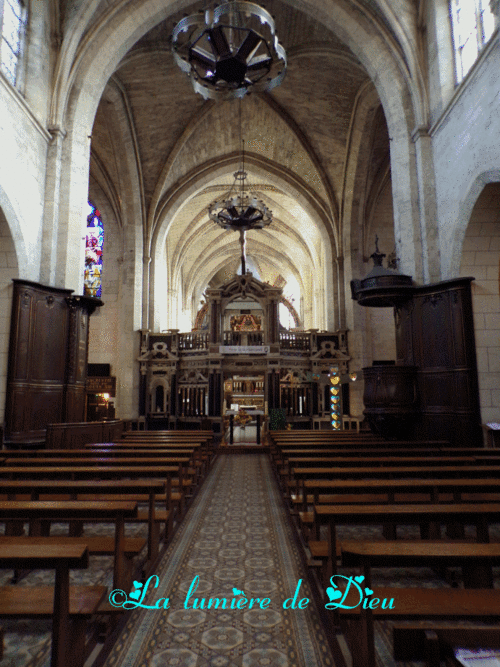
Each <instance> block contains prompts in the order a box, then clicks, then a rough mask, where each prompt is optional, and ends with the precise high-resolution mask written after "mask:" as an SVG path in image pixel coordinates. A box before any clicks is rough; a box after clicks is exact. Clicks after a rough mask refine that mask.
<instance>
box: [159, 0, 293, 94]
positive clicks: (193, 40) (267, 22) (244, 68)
mask: <svg viewBox="0 0 500 667" xmlns="http://www.w3.org/2000/svg"><path fill="white" fill-rule="evenodd" d="M172 51H173V54H174V59H175V61H176V63H177V64H178V66H179V67H180V68H181V69H182V71H183V72H186V74H188V75H189V77H190V78H191V81H192V84H193V88H194V90H195V92H197V93H199V94H200V95H202V96H203V97H204V98H205V99H212V100H217V99H234V98H238V97H243V96H244V95H246V94H247V93H249V92H253V91H255V92H263V91H268V90H271V89H272V88H275V87H276V86H279V85H280V83H281V82H282V81H283V78H284V76H285V73H286V65H287V62H286V52H285V49H284V48H283V47H282V46H281V44H280V43H279V42H278V38H277V36H276V29H275V25H274V20H273V18H272V16H271V15H270V14H269V12H268V11H266V10H265V9H263V8H262V7H260V6H259V5H257V4H255V3H253V2H242V1H240V0H230V2H225V3H224V4H222V5H219V6H218V7H216V8H215V9H213V10H207V11H205V12H201V13H198V14H192V15H191V16H187V17H185V18H183V19H182V20H181V21H179V23H178V24H177V25H176V26H175V28H174V31H173V33H172Z"/></svg>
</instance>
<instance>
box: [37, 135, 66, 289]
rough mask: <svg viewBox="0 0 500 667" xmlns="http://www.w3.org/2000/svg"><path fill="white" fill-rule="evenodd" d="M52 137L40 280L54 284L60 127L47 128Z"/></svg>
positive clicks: (61, 147)
mask: <svg viewBox="0 0 500 667" xmlns="http://www.w3.org/2000/svg"><path fill="white" fill-rule="evenodd" d="M49 132H50V134H51V136H52V139H51V141H50V143H49V145H48V149H47V171H46V175H45V207H44V216H43V227H42V257H43V261H42V262H41V265H40V281H41V282H42V283H44V284H46V285H54V284H55V279H56V265H57V260H58V254H57V249H58V238H57V232H58V223H59V199H60V192H61V163H62V149H63V143H64V138H65V136H66V133H65V132H63V130H61V128H60V127H53V128H49Z"/></svg>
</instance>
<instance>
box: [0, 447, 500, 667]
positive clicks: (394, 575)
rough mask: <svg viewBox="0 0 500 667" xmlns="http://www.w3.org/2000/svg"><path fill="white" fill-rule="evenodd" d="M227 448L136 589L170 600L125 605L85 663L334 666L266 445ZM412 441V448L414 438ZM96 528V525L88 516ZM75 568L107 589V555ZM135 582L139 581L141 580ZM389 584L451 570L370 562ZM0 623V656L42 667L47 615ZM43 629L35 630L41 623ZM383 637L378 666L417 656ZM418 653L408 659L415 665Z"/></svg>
mask: <svg viewBox="0 0 500 667" xmlns="http://www.w3.org/2000/svg"><path fill="white" fill-rule="evenodd" d="M227 451H228V453H222V452H220V453H219V454H218V456H217V458H216V460H215V462H214V463H213V464H212V467H211V469H210V471H209V472H208V474H207V476H206V478H205V480H204V482H203V485H202V487H201V489H200V490H199V492H198V494H197V495H196V497H195V498H194V500H193V501H192V503H191V505H190V507H189V510H188V512H187V514H186V516H185V517H184V519H183V521H182V523H181V525H180V526H179V528H178V530H177V532H176V533H175V535H174V537H173V539H172V541H171V542H170V543H169V545H168V547H167V549H166V551H165V553H164V554H163V556H162V558H161V561H160V562H159V564H158V565H157V566H156V567H155V568H154V574H156V576H157V577H158V586H157V588H154V583H155V580H154V579H153V580H151V581H150V584H149V587H148V592H147V594H146V595H145V596H144V598H140V601H141V603H142V604H144V605H147V606H152V607H155V606H156V605H157V602H158V601H159V600H160V599H161V598H169V608H168V609H167V610H163V609H161V607H162V606H163V602H161V603H160V604H158V606H159V607H160V608H159V609H136V610H133V611H130V612H128V616H127V617H126V618H125V619H124V620H122V622H120V624H119V625H118V628H117V630H116V631H115V634H114V636H113V637H112V638H111V639H112V640H113V641H109V642H108V644H106V646H105V649H104V650H102V651H101V653H100V654H96V653H94V654H93V656H92V657H91V659H89V660H88V661H87V663H86V665H85V667H115V666H120V665H127V666H131V667H132V666H137V667H139V666H143V665H144V666H145V665H147V666H148V667H160V666H161V667H163V666H169V667H170V666H172V667H173V666H174V665H175V666H177V667H179V666H183V667H201V666H206V667H209V666H210V667H212V666H213V667H257V666H261V665H262V666H264V665H266V666H273V667H295V666H297V667H315V666H316V665H319V666H323V665H324V666H329V665H330V666H333V665H335V666H336V667H339V664H340V663H339V661H338V660H337V661H336V660H335V659H334V658H333V657H332V654H331V652H330V649H329V647H328V641H327V639H328V637H327V634H326V631H325V628H324V625H322V623H321V621H320V614H319V613H318V609H317V608H316V606H315V602H314V595H313V592H312V589H311V587H310V586H309V584H308V580H307V574H306V571H305V568H304V566H303V560H302V558H301V550H300V547H299V545H298V543H297V540H296V532H295V527H294V526H293V523H292V522H291V521H290V515H289V510H288V509H287V508H286V506H285V504H284V503H283V500H282V493H281V491H280V490H279V488H278V485H277V484H276V480H275V476H274V474H273V471H272V469H271V465H270V462H269V460H268V457H267V455H266V454H264V453H262V454H255V453H247V454H233V453H230V448H228V450H227ZM400 451H402V450H400ZM413 451H414V452H415V453H416V451H417V449H416V448H413ZM490 451H492V450H490ZM493 451H494V450H493ZM485 458H489V457H485ZM463 483H464V482H459V481H457V482H456V484H463ZM332 484H333V482H332ZM441 484H444V482H441ZM95 529H97V530H99V528H98V527H97V526H96V527H95ZM470 530H471V529H469V528H468V529H467V531H466V537H467V538H469V539H472V538H473V531H472V532H470ZM129 534H131V533H129ZM134 534H139V531H138V532H137V533H134ZM338 537H339V538H340V539H342V540H359V539H364V540H375V541H377V542H380V540H382V542H383V537H382V532H381V528H380V527H379V526H374V525H373V526H369V527H368V526H365V527H360V526H357V527H356V526H343V527H339V529H338ZM491 537H492V540H493V541H494V542H497V541H498V526H496V525H495V526H492V527H491ZM399 538H402V539H403V540H404V539H407V540H415V539H416V540H417V542H418V529H416V528H410V527H407V528H404V527H400V528H399ZM341 572H342V573H343V574H345V575H346V576H350V575H351V574H352V575H354V574H356V575H358V574H359V572H358V571H357V570H352V569H351V570H347V569H342V570H341ZM75 574H76V573H75ZM494 574H495V582H494V586H495V588H498V585H499V582H498V569H495V570H494ZM2 575H3V576H4V578H5V577H7V578H8V577H9V576H11V575H12V573H9V572H6V571H3V572H2ZM149 575H150V576H151V575H152V572H150V573H149ZM136 576H138V575H136ZM458 576H459V577H460V574H459V573H458ZM77 577H78V579H77V580H76V579H75V580H73V583H77V582H78V583H86V584H89V583H92V584H95V583H100V584H104V585H107V586H108V590H109V591H111V590H112V588H113V586H112V580H113V577H112V571H111V568H110V566H109V559H108V560H106V558H99V557H94V558H93V565H92V567H91V569H89V570H87V571H84V572H83V576H82V573H81V572H79V573H77ZM196 577H199V579H196ZM299 580H302V582H301V585H300V589H299V594H298V595H297V601H296V606H298V602H299V601H300V600H303V599H308V600H309V602H308V603H307V605H306V608H305V609H299V608H296V609H294V610H289V609H288V610H284V609H283V607H282V605H283V601H284V600H286V599H290V598H293V596H294V593H295V591H296V589H297V584H298V582H299ZM193 581H195V583H194V584H193ZM196 582H197V586H196ZM2 583H5V581H3V582H2ZM43 583H48V577H47V572H46V571H45V572H40V571H38V572H32V573H31V574H30V575H29V576H28V577H26V579H23V580H21V582H20V584H19V585H21V586H26V585H33V584H34V585H40V584H43ZM138 583H142V584H143V586H144V580H142V581H141V582H138ZM195 586H196V590H194V587H195ZM387 586H388V587H394V590H395V591H396V590H397V588H401V587H410V588H414V589H428V588H446V589H451V588H453V587H454V586H456V581H454V580H453V578H451V579H450V577H449V576H448V577H447V578H446V579H444V578H442V577H441V576H439V573H436V572H433V571H432V570H431V569H430V568H429V567H418V568H415V567H414V568H411V570H408V569H407V568H405V567H391V568H388V567H384V568H382V569H381V570H377V569H376V570H375V571H374V572H373V580H372V587H373V588H378V587H387ZM190 589H191V593H190ZM131 592H134V588H133V589H132V591H131ZM243 593H244V595H245V597H246V598H247V600H248V601H250V600H251V599H252V598H259V600H262V599H263V598H269V599H270V601H271V602H270V604H269V606H268V608H267V609H259V608H254V609H248V608H246V609H245V608H243V609H242V608H240V609H238V608H235V606H236V602H233V608H231V602H232V601H234V600H236V601H237V600H242V599H243ZM195 598H196V599H197V602H195ZM202 598H204V602H203V603H202V601H201V600H202ZM215 598H217V599H219V600H222V599H226V600H227V604H226V609H215V608H214V607H213V605H212V607H210V608H209V607H208V604H209V600H210V599H215ZM117 600H118V602H119V601H120V598H119V597H118V598H117ZM129 600H131V597H130V594H129ZM220 604H221V605H222V604H223V603H222V602H221V603H220ZM247 604H248V603H246V605H245V606H247ZM255 604H257V602H256V603H255ZM304 604H305V603H304ZM328 613H330V612H328ZM459 623H460V622H459ZM2 624H3V625H4V629H5V632H6V636H5V650H4V658H3V660H0V667H49V665H50V621H36V622H35V623H33V621H27V622H24V624H22V625H21V628H19V625H18V628H17V629H18V631H19V632H20V633H21V634H18V635H14V634H12V627H11V626H10V624H9V623H7V622H4V621H2ZM475 625H476V626H477V625H478V624H477V623H475ZM44 630H45V633H46V634H45V636H43V635H41V634H40V633H43V632H44ZM23 632H24V634H23ZM392 643H393V638H392V625H391V624H390V623H388V622H386V621H384V622H379V623H377V625H376V629H375V647H376V664H377V667H395V666H396V665H398V667H403V666H406V665H410V664H411V665H415V663H406V662H399V661H398V662H396V661H395V660H394V658H393V655H392V653H393V646H392ZM346 655H347V654H346V653H344V656H346ZM347 664H349V662H348V661H347ZM422 664H423V663H418V665H419V667H420V666H421V665H422Z"/></svg>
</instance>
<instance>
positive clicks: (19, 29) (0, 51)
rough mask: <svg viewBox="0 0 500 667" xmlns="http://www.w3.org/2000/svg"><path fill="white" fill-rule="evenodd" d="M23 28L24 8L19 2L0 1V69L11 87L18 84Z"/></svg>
mask: <svg viewBox="0 0 500 667" xmlns="http://www.w3.org/2000/svg"><path fill="white" fill-rule="evenodd" d="M25 28H26V8H25V6H24V4H23V3H22V2H21V0H0V35H1V39H0V67H1V69H2V72H3V73H4V74H5V76H6V77H7V79H8V80H9V81H10V82H11V84H12V85H13V86H15V85H16V84H17V83H18V74H19V61H20V58H21V49H22V41H23V37H24V33H25Z"/></svg>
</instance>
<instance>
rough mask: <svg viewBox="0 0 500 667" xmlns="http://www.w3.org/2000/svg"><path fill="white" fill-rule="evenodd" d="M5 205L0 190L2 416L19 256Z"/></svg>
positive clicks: (0, 375) (3, 194) (0, 398)
mask: <svg viewBox="0 0 500 667" xmlns="http://www.w3.org/2000/svg"><path fill="white" fill-rule="evenodd" d="M5 204H8V200H7V198H6V196H5V193H4V191H3V190H2V189H1V188H0V311H1V312H2V313H3V319H4V322H3V324H2V327H1V329H0V414H2V415H3V413H4V409H5V399H6V393H7V371H8V368H7V365H8V357H9V339H10V318H11V311H12V293H13V285H12V278H13V277H16V278H19V277H20V276H19V266H20V263H19V259H18V258H19V256H18V252H17V249H16V244H15V235H14V234H13V233H12V227H11V221H12V219H13V218H12V213H13V211H12V209H11V207H9V209H8V214H6V212H5V210H4V205H5ZM14 220H15V218H14ZM2 420H3V419H2Z"/></svg>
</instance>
